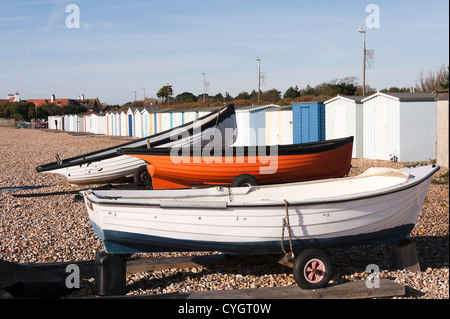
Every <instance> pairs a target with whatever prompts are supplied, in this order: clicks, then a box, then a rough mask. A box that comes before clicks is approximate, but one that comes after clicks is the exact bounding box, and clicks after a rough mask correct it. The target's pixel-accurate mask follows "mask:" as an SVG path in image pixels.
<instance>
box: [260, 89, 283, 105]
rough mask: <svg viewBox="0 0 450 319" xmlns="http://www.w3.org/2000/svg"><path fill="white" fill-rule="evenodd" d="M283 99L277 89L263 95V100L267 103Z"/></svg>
mask: <svg viewBox="0 0 450 319" xmlns="http://www.w3.org/2000/svg"><path fill="white" fill-rule="evenodd" d="M280 98H281V92H280V91H278V90H277V89H271V90H268V91H265V92H263V94H262V98H261V99H262V100H263V101H267V102H276V101H278V100H280Z"/></svg>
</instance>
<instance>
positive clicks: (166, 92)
mask: <svg viewBox="0 0 450 319" xmlns="http://www.w3.org/2000/svg"><path fill="white" fill-rule="evenodd" d="M172 95H173V89H172V86H171V85H164V86H163V87H162V88H161V89H159V91H158V93H156V96H157V97H158V98H160V99H163V100H164V101H166V102H168V101H169V99H170V98H171V97H172Z"/></svg>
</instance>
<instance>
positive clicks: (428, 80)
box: [415, 64, 449, 93]
mask: <svg viewBox="0 0 450 319" xmlns="http://www.w3.org/2000/svg"><path fill="white" fill-rule="evenodd" d="M448 77H449V69H448V66H447V67H446V66H445V64H443V65H441V67H440V68H437V69H436V71H435V72H432V71H429V72H428V76H426V77H425V76H424V72H423V70H421V71H420V79H419V81H418V82H417V81H416V88H415V89H416V91H417V92H429V93H431V92H434V91H440V90H443V89H448Z"/></svg>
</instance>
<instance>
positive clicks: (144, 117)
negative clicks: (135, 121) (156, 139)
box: [142, 108, 151, 137]
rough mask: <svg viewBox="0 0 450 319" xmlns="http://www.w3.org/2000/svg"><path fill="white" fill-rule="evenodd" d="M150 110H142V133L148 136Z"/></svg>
mask: <svg viewBox="0 0 450 319" xmlns="http://www.w3.org/2000/svg"><path fill="white" fill-rule="evenodd" d="M150 126H151V124H150V112H149V109H148V108H144V109H143V110H142V135H143V136H144V137H146V136H150Z"/></svg>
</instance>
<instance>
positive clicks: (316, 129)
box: [292, 102, 325, 143]
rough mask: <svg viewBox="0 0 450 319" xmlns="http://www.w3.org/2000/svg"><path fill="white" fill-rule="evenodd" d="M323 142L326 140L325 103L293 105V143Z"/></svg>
mask: <svg viewBox="0 0 450 319" xmlns="http://www.w3.org/2000/svg"><path fill="white" fill-rule="evenodd" d="M323 140H325V105H324V104H323V102H303V103H294V104H292V141H293V143H308V142H317V141H323Z"/></svg>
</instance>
